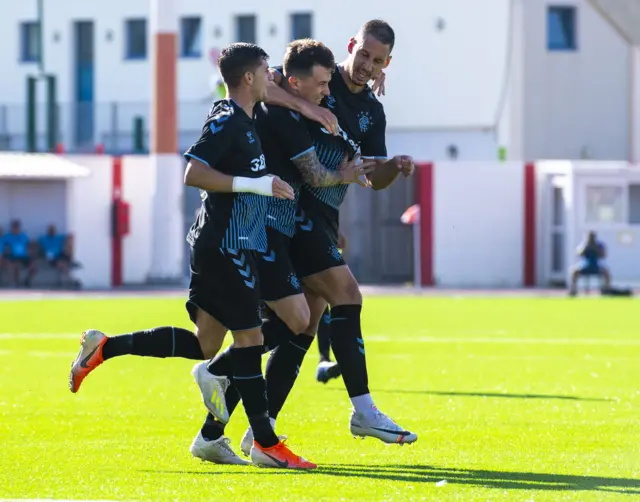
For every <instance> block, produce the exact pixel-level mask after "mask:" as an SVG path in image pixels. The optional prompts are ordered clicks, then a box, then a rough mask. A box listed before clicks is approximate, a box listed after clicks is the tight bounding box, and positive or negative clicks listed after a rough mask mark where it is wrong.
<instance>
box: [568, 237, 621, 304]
mask: <svg viewBox="0 0 640 502" xmlns="http://www.w3.org/2000/svg"><path fill="white" fill-rule="evenodd" d="M576 251H577V254H578V256H579V257H580V258H581V260H580V262H579V263H578V264H577V265H576V266H575V267H574V268H573V270H572V272H571V288H570V290H569V294H570V295H572V296H574V295H576V294H577V291H578V287H577V285H578V277H580V276H581V275H584V276H590V275H597V276H599V277H601V278H602V291H608V290H609V289H610V288H611V274H610V273H609V269H608V268H607V267H606V266H605V263H604V259H605V258H606V255H607V249H606V247H605V245H604V244H603V243H602V242H601V241H599V240H598V237H597V235H596V233H595V232H594V231H590V232H589V233H588V234H587V235H586V238H585V240H584V241H583V242H582V243H581V244H580V245H579V246H578V249H577V250H576Z"/></svg>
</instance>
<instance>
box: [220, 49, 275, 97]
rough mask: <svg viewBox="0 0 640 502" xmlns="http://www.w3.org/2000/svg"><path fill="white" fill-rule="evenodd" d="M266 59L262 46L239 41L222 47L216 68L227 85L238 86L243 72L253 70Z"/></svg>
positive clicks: (266, 55) (267, 56)
mask: <svg viewBox="0 0 640 502" xmlns="http://www.w3.org/2000/svg"><path fill="white" fill-rule="evenodd" d="M267 59H269V54H267V53H266V52H265V50H264V49H263V48H262V47H258V46H257V45H255V44H247V43H244V42H239V43H237V44H231V45H228V46H226V47H225V48H224V49H222V52H221V53H220V58H219V59H218V69H219V70H220V75H222V80H224V83H225V84H227V86H229V87H238V86H239V85H240V82H241V81H242V77H243V75H244V74H245V73H247V72H249V71H255V70H256V68H257V67H258V66H260V65H261V64H262V62H263V61H264V60H267Z"/></svg>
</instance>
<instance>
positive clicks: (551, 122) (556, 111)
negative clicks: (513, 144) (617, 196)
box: [524, 0, 629, 160]
mask: <svg viewBox="0 0 640 502" xmlns="http://www.w3.org/2000/svg"><path fill="white" fill-rule="evenodd" d="M549 4H558V2H556V1H555V0H536V1H534V2H530V1H525V2H524V15H525V18H526V23H525V56H524V60H525V105H524V106H525V108H524V111H525V114H524V116H525V120H526V122H525V124H524V134H525V148H524V155H525V158H526V159H541V158H542V159H580V158H582V151H583V149H585V148H586V149H587V152H588V155H589V158H592V159H620V160H622V159H627V158H628V153H629V115H628V114H629V48H628V46H627V44H626V42H624V41H623V40H622V38H621V37H620V36H619V35H618V34H617V33H616V32H615V31H614V30H613V28H611V26H609V24H607V23H606V22H605V21H604V20H603V19H602V18H601V17H600V15H599V14H598V13H597V12H596V11H595V10H594V9H593V8H592V7H591V6H590V5H589V3H588V2H587V1H586V0H563V1H562V2H560V4H562V5H575V6H576V7H577V27H576V32H577V47H578V49H577V51H574V52H560V51H547V39H546V33H547V30H546V22H547V17H546V16H547V6H548V5H549Z"/></svg>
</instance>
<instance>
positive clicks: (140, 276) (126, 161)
mask: <svg viewBox="0 0 640 502" xmlns="http://www.w3.org/2000/svg"><path fill="white" fill-rule="evenodd" d="M155 179H156V174H155V169H154V166H153V164H152V163H151V162H150V159H149V157H147V156H126V157H123V158H122V197H123V199H124V200H125V202H127V203H128V204H129V205H130V209H129V218H130V219H129V235H127V236H126V237H125V238H124V243H123V271H122V280H123V282H124V283H125V284H140V283H143V282H145V281H146V280H147V278H148V276H149V273H150V271H151V249H152V244H153V225H152V217H153V189H154V186H155Z"/></svg>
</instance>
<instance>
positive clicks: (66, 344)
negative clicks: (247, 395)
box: [0, 297, 640, 502]
mask: <svg viewBox="0 0 640 502" xmlns="http://www.w3.org/2000/svg"><path fill="white" fill-rule="evenodd" d="M183 305H184V302H183V299H181V298H151V299H149V298H139V299H138V298H133V299H128V298H125V299H123V298H119V299H78V300H47V301H2V302H0V499H14V498H23V499H68V500H139V501H142V500H160V501H164V500H167V501H169V500H184V501H198V500H218V501H225V502H226V501H234V502H240V501H245V500H246V501H258V500H274V501H285V500H291V501H296V502H299V501H305V500H354V501H356V500H437V501H453V500H455V501H475V500H483V501H484V500H492V501H493V500H509V501H536V502H538V501H565V500H572V501H587V500H593V501H598V502H600V501H608V500H629V501H631V500H640V440H639V438H640V310H639V307H638V306H639V305H640V304H639V303H638V302H637V301H634V300H628V299H596V298H593V299H582V298H580V299H565V298H548V299H542V298H445V297H440V298H435V297H429V298H424V297H423V298H418V297H395V298H388V297H369V298H366V299H365V307H364V320H363V329H364V336H365V341H366V350H367V357H368V366H369V379H370V386H371V389H372V393H373V396H374V399H375V400H376V402H377V404H378V406H379V407H380V409H382V410H383V411H385V412H387V413H389V414H390V415H391V416H392V417H393V418H394V419H395V420H396V421H398V422H399V423H400V424H402V425H403V426H405V427H407V428H409V429H410V430H412V431H416V432H417V433H418V434H419V439H418V442H417V443H415V444H414V445H411V446H404V447H399V446H395V445H394V446H387V445H384V444H382V443H381V442H379V441H377V440H374V439H367V440H364V441H361V440H355V439H354V438H353V437H351V435H350V434H349V430H348V427H347V424H348V419H349V413H350V404H349V400H348V397H347V395H346V392H345V390H344V386H343V383H342V381H341V380H338V381H332V382H330V383H329V384H327V385H322V384H318V383H316V382H315V380H314V370H315V363H316V362H317V349H316V346H315V345H314V346H313V348H312V350H311V351H310V353H309V354H308V356H307V360H306V362H305V364H304V366H303V368H302V371H301V373H300V377H299V379H298V382H297V384H296V386H295V387H294V390H293V393H292V395H291V397H290V399H289V401H288V402H287V404H286V406H285V408H284V410H283V412H282V414H281V416H280V418H279V420H278V427H277V431H278V432H279V433H281V434H287V435H288V436H289V438H290V439H289V444H290V445H291V446H292V447H293V449H294V451H296V452H297V453H299V454H301V455H302V456H304V457H306V458H308V459H310V460H313V461H315V462H317V463H318V464H319V466H320V467H319V468H318V469H317V470H316V471H315V472H292V471H277V470H268V469H258V468H256V467H253V466H249V467H222V466H217V465H213V464H208V463H202V462H200V461H199V460H196V459H194V458H192V457H191V455H190V453H189V451H188V448H189V445H190V443H191V441H192V439H193V437H194V436H195V434H196V433H197V431H198V429H199V427H200V424H201V421H202V419H203V418H204V414H205V413H204V408H203V405H202V403H201V402H200V398H199V392H198V389H197V387H196V386H195V384H194V383H193V381H192V378H191V375H190V374H189V371H190V369H191V366H192V365H193V362H192V361H187V360H183V359H173V360H169V359H165V360H162V359H150V358H145V359H142V358H134V357H123V358H118V359H114V360H110V361H107V362H106V363H105V364H104V365H102V366H101V367H100V368H98V369H97V371H95V372H94V373H93V374H91V375H90V376H89V377H88V378H87V379H86V380H85V382H84V384H83V386H82V388H81V390H80V392H79V393H78V394H76V395H73V394H71V393H70V392H69V390H68V389H67V376H68V371H69V366H70V363H71V361H72V359H73V358H74V357H75V355H76V352H77V349H78V341H79V333H80V332H81V331H82V330H83V329H86V328H92V327H95V328H99V329H101V330H103V331H105V332H107V333H108V334H116V333H122V332H129V331H132V330H137V329H142V328H148V327H152V326H158V325H164V324H174V325H181V326H184V327H189V324H188V318H187V316H186V314H185V311H184V307H183ZM265 360H266V358H265ZM246 426H247V421H246V418H245V416H244V413H243V410H242V409H239V410H238V411H237V412H236V414H234V416H233V417H232V419H231V423H230V426H229V427H228V429H227V431H228V435H229V436H230V437H231V439H232V445H233V446H234V448H235V449H236V451H237V452H239V441H240V439H241V436H242V434H243V432H244V430H245V427H246Z"/></svg>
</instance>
